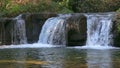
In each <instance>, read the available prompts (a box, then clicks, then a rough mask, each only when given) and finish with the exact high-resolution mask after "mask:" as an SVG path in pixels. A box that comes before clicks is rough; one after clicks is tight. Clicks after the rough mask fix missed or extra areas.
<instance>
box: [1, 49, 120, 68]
mask: <svg viewBox="0 0 120 68" xmlns="http://www.w3.org/2000/svg"><path fill="white" fill-rule="evenodd" d="M0 68H120V49H107V50H97V49H76V48H61V47H54V48H23V49H22V48H16V49H15V48H13V49H0Z"/></svg>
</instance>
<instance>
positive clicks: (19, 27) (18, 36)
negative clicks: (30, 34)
mask: <svg viewBox="0 0 120 68" xmlns="http://www.w3.org/2000/svg"><path fill="white" fill-rule="evenodd" d="M14 20H15V23H14V29H13V34H12V37H13V44H25V43H27V38H26V29H25V21H24V20H23V19H22V15H19V16H17V17H16V18H15V19H14Z"/></svg>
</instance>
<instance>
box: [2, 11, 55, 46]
mask: <svg viewBox="0 0 120 68" xmlns="http://www.w3.org/2000/svg"><path fill="white" fill-rule="evenodd" d="M54 16H57V14H49V13H48V14H44V13H41V14H21V19H22V20H23V21H24V22H25V32H26V33H25V35H26V38H27V43H35V42H37V41H38V39H39V34H40V30H41V28H42V26H43V24H44V22H45V21H46V20H47V19H48V18H50V17H54ZM16 18H17V17H15V18H0V45H10V44H21V42H20V39H21V35H19V34H21V33H20V32H21V31H23V29H18V27H19V28H21V27H23V25H22V23H20V22H18V21H17V20H19V21H21V20H20V19H16ZM17 22H18V23H19V24H18V26H16V23H17Z"/></svg>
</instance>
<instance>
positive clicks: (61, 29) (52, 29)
mask: <svg viewBox="0 0 120 68" xmlns="http://www.w3.org/2000/svg"><path fill="white" fill-rule="evenodd" d="M68 17H69V15H60V16H59V17H52V18H49V19H48V20H47V21H46V22H45V24H44V25H43V27H42V30H41V34H40V36H39V41H38V43H44V44H53V45H65V44H66V37H65V35H66V33H65V22H66V19H67V18H68Z"/></svg>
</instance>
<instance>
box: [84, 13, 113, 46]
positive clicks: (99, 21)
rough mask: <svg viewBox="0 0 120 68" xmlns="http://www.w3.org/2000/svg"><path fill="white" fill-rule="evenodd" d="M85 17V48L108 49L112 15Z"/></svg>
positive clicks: (110, 37)
mask: <svg viewBox="0 0 120 68" xmlns="http://www.w3.org/2000/svg"><path fill="white" fill-rule="evenodd" d="M86 17H87V41H86V47H98V48H99V47H102V46H103V47H108V46H111V45H112V42H113V40H112V37H113V35H112V33H111V28H112V24H113V22H112V14H90V15H86Z"/></svg>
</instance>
